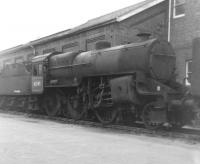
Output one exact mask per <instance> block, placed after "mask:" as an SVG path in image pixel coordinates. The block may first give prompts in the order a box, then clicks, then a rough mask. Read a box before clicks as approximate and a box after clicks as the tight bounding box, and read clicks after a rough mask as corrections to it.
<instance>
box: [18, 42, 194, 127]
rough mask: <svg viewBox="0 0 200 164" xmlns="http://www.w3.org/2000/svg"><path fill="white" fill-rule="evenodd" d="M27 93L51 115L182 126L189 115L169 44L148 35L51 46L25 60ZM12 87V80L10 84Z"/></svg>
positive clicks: (189, 119)
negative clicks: (83, 47) (112, 42)
mask: <svg viewBox="0 0 200 164" xmlns="http://www.w3.org/2000/svg"><path fill="white" fill-rule="evenodd" d="M31 65H32V69H31V73H32V74H31V79H32V81H31V84H30V94H29V96H30V97H31V99H32V98H33V97H36V99H37V100H38V102H39V105H40V106H41V108H43V109H44V111H45V112H46V113H47V114H48V115H51V116H55V115H64V116H65V117H70V118H73V119H81V118H83V119H98V120H99V121H100V122H102V123H104V124H105V123H111V122H114V121H122V122H124V121H127V120H128V121H131V122H135V121H140V122H141V121H142V122H143V123H144V124H145V125H146V126H147V127H149V128H156V127H158V126H161V125H163V124H170V125H175V126H182V125H184V124H186V123H188V122H189V121H191V118H190V117H188V116H189V115H190V114H188V113H191V111H189V110H188V108H184V104H183V97H184V94H185V89H184V87H183V86H182V85H180V84H179V83H177V82H176V76H175V75H176V74H175V68H176V58H175V54H174V51H173V48H172V47H171V45H170V44H169V43H168V42H166V41H164V40H157V39H151V40H147V41H144V42H140V43H131V44H127V45H119V46H115V47H110V48H104V49H99V50H93V51H88V52H67V53H59V52H53V53H49V54H45V55H40V56H36V57H34V58H33V59H32V62H31ZM16 88H17V86H16Z"/></svg>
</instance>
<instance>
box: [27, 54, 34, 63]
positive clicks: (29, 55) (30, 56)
mask: <svg viewBox="0 0 200 164" xmlns="http://www.w3.org/2000/svg"><path fill="white" fill-rule="evenodd" d="M33 57H34V54H32V53H31V54H28V55H27V61H31V60H32V58H33Z"/></svg>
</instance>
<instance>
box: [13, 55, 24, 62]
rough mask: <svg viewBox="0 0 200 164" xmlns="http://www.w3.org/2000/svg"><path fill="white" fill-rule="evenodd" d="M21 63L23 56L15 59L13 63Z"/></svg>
mask: <svg viewBox="0 0 200 164" xmlns="http://www.w3.org/2000/svg"><path fill="white" fill-rule="evenodd" d="M23 62H24V58H23V56H20V57H17V58H15V63H23Z"/></svg>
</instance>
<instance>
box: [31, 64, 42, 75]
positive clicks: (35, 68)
mask: <svg viewBox="0 0 200 164" xmlns="http://www.w3.org/2000/svg"><path fill="white" fill-rule="evenodd" d="M42 75H43V65H42V64H41V63H37V64H36V63H35V64H33V76H42Z"/></svg>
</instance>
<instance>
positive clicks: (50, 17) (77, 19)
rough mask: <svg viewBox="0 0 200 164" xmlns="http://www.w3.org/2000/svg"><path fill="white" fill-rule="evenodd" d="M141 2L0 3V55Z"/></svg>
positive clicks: (34, 0) (59, 0) (48, 0)
mask: <svg viewBox="0 0 200 164" xmlns="http://www.w3.org/2000/svg"><path fill="white" fill-rule="evenodd" d="M141 1H144V0H82V1H81V0H0V51H1V50H4V49H7V48H11V47H14V46H17V45H20V44H25V43H27V42H29V41H32V40H35V39H39V38H41V37H44V36H47V35H51V34H53V33H56V32H59V31H63V30H66V29H70V28H73V27H75V26H78V25H80V24H83V23H85V22H86V21H87V20H89V19H92V18H95V17H98V16H102V15H104V14H108V13H110V12H113V11H115V10H118V9H121V8H124V7H127V6H130V5H133V4H135V3H138V2H141Z"/></svg>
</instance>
